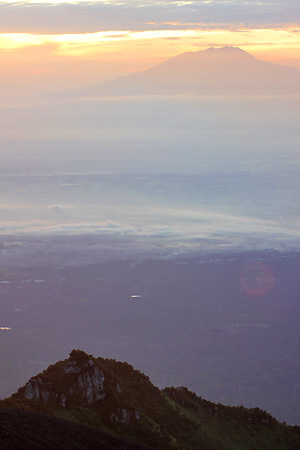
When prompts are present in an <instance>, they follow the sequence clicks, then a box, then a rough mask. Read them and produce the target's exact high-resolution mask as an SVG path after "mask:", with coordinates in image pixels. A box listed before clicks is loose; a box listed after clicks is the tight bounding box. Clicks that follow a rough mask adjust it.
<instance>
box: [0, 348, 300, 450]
mask: <svg viewBox="0 0 300 450" xmlns="http://www.w3.org/2000/svg"><path fill="white" fill-rule="evenodd" d="M79 424H81V425H79ZM87 426H88V427H89V428H88V427H87ZM143 446H146V448H149V447H150V448H153V449H157V450H167V449H170V450H183V449H185V450H195V449H205V450H236V449H243V450H254V449H264V450H276V449H277V450H297V449H299V448H300V428H299V427H292V426H288V425H286V424H281V423H279V422H278V421H277V420H276V419H275V418H273V417H272V416H271V415H270V414H268V413H267V412H266V411H262V410H260V409H259V408H251V409H249V408H244V407H242V406H240V407H230V406H224V405H221V404H220V403H219V404H215V403H212V402H210V401H207V400H204V399H202V398H201V397H198V396H197V395H196V394H195V393H193V392H191V391H189V390H188V389H187V388H185V387H177V388H174V387H170V388H165V389H163V390H160V389H158V388H157V387H156V386H154V385H153V384H152V383H151V381H150V379H149V378H148V377H147V376H146V375H144V374H143V373H141V372H140V371H138V370H135V369H134V368H133V367H132V366H130V365H129V364H127V363H121V362H117V361H115V360H112V359H103V358H100V357H99V358H94V357H93V356H92V355H88V354H86V353H85V352H83V351H82V350H73V351H72V352H71V354H70V357H69V358H68V359H66V360H64V361H59V362H57V363H56V364H54V365H52V366H50V367H48V369H46V370H44V371H43V372H42V373H40V374H38V375H36V376H33V377H32V378H30V380H29V381H28V382H27V383H26V384H25V386H23V387H21V388H20V389H19V390H18V392H16V393H15V394H13V395H12V396H11V397H10V398H8V399H6V400H2V401H0V448H1V449H3V450H18V449H24V448H26V449H28V450H34V449H43V450H57V449H78V450H79V449H81V450H88V449H89V450H90V449H95V450H96V449H98V450H110V449H115V450H121V449H123V450H142V449H145V450H146V448H145V447H143Z"/></svg>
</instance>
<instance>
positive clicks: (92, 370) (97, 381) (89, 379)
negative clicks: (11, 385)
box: [24, 359, 105, 407]
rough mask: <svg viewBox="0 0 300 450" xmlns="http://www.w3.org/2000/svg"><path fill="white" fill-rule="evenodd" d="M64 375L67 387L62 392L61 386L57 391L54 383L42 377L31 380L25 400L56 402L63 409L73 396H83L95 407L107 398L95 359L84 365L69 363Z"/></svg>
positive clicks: (101, 375)
mask: <svg viewBox="0 0 300 450" xmlns="http://www.w3.org/2000/svg"><path fill="white" fill-rule="evenodd" d="M64 374H65V380H64V385H65V386H63V391H62V392H61V386H59V389H56V387H55V385H54V384H53V382H51V381H46V380H44V379H43V377H42V375H41V376H37V377H32V378H30V380H29V381H28V382H27V383H26V385H25V392H24V396H25V398H26V399H28V400H35V401H41V402H43V403H49V402H55V403H59V404H61V405H62V406H63V407H65V406H66V402H67V401H68V398H69V397H71V396H73V395H77V396H81V397H82V399H83V400H84V402H85V403H87V404H89V405H95V403H97V402H98V401H100V400H103V399H104V398H105V392H104V386H103V383H104V374H103V372H102V371H101V370H100V369H99V368H98V367H97V366H96V365H95V362H94V360H93V359H89V360H87V361H86V362H85V363H84V364H82V365H80V364H79V363H78V361H70V360H69V361H67V363H66V364H65V366H64Z"/></svg>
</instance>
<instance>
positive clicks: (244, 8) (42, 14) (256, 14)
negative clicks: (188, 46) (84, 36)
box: [0, 0, 299, 34]
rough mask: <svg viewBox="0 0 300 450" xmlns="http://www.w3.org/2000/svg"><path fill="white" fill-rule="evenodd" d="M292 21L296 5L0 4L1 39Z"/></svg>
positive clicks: (291, 1)
mask: <svg viewBox="0 0 300 450" xmlns="http://www.w3.org/2000/svg"><path fill="white" fill-rule="evenodd" d="M298 16H299V3H298V1H297V0H288V1H282V0H270V1H269V0H265V1H251V2H249V1H245V0H238V1H234V0H233V1H225V0H217V1H216V0H210V1H207V0H206V1H160V2H158V1H153V0H150V1H147V2H142V1H140V0H131V1H123V2H119V1H118V2H117V1H102V2H101V1H97V2H91V1H89V2H88V1H79V2H78V1H77V2H71V1H65V2H63V1H61V2H34V1H28V2H26V1H21V2H10V1H9V2H0V17H1V31H2V33H3V32H34V33H49V34H55V33H85V32H96V31H111V30H133V31H144V30H157V29H181V28H184V29H186V28H194V27H196V28H206V27H209V28H213V27H216V26H220V25H222V26H228V27H230V28H232V27H233V28H236V27H240V26H249V27H266V26H267V27H273V26H278V25H279V24H287V23H293V24H294V23H295V22H296V18H297V17H298Z"/></svg>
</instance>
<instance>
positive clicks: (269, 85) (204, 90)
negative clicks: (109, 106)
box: [63, 47, 300, 97]
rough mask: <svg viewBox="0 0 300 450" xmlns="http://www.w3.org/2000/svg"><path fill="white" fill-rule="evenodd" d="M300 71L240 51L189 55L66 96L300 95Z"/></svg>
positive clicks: (65, 93)
mask: <svg viewBox="0 0 300 450" xmlns="http://www.w3.org/2000/svg"><path fill="white" fill-rule="evenodd" d="M299 93H300V70H298V69H295V68H290V67H285V66H280V65H278V64H272V63H269V62H266V61H262V60H258V59H256V58H255V57H254V56H252V55H250V54H249V53H247V52H245V51H244V50H241V49H240V48H237V47H223V48H219V49H215V48H213V47H211V48H209V49H207V50H202V51H199V52H186V53H182V54H181V55H178V56H175V57H174V58H171V59H168V60H167V61H165V62H163V63H161V64H159V65H157V66H154V67H152V68H151V69H149V70H145V71H143V72H138V73H135V74H131V75H127V76H125V77H121V78H117V79H114V80H110V81H106V82H104V83H98V84H96V85H92V86H87V87H84V88H80V89H75V90H70V91H66V92H64V93H63V95H67V96H76V97H77V96H87V97H91V96H92V97H94V96H132V95H176V94H179V95H183V94H196V95H240V94H246V95H247V94H299Z"/></svg>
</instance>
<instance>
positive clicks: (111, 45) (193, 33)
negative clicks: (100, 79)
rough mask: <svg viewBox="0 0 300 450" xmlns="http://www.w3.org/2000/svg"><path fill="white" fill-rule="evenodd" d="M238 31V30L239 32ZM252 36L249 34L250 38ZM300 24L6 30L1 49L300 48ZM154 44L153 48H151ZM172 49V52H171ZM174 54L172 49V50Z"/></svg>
mask: <svg viewBox="0 0 300 450" xmlns="http://www.w3.org/2000/svg"><path fill="white" fill-rule="evenodd" d="M237 31H238V32H237ZM249 35H250V37H249ZM299 40H300V27H298V28H296V27H288V28H285V29H274V28H272V29H251V30H249V29H244V30H224V29H213V30H199V29H187V30H168V29H167V30H147V31H131V30H126V31H124V30H114V31H99V32H95V33H80V34H52V35H48V34H30V33H5V34H0V49H1V50H2V51H8V50H10V51H11V50H17V49H21V48H24V47H34V46H40V45H46V44H55V45H54V49H53V51H54V52H55V53H57V54H64V55H68V54H70V55H75V54H78V56H84V55H85V54H87V55H91V53H97V54H98V56H99V52H100V53H101V52H106V51H107V50H109V51H122V49H123V48H126V47H128V45H129V44H130V45H129V46H130V47H131V51H132V52H133V53H134V52H135V51H138V48H136V49H135V48H134V45H133V44H134V43H135V42H137V41H139V42H140V43H143V44H144V45H147V51H149V52H150V53H155V52H156V49H157V47H160V49H161V48H162V47H163V49H164V51H165V52H166V53H169V54H170V50H172V48H173V52H174V54H176V53H178V52H180V51H181V50H182V48H183V47H184V49H185V51H195V50H201V49H202V48H206V47H209V46H216V47H218V46H224V45H232V46H239V47H242V48H245V50H247V51H250V52H253V53H262V52H266V51H268V50H275V49H276V50H277V51H281V50H285V49H289V51H294V52H295V54H296V52H298V51H299ZM150 47H151V48H150ZM168 49H169V51H168ZM171 53H172V51H171Z"/></svg>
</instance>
